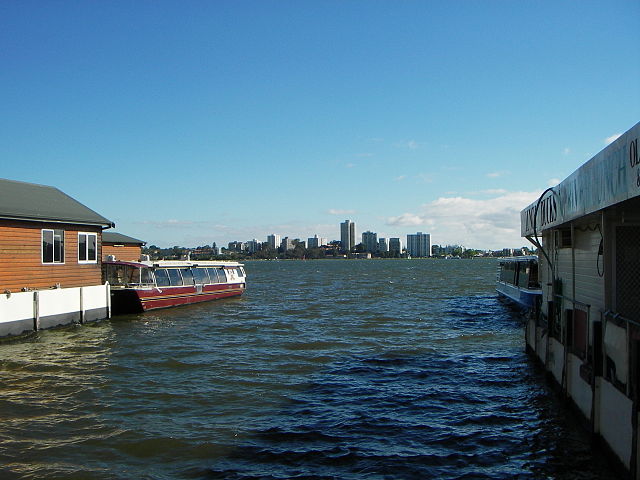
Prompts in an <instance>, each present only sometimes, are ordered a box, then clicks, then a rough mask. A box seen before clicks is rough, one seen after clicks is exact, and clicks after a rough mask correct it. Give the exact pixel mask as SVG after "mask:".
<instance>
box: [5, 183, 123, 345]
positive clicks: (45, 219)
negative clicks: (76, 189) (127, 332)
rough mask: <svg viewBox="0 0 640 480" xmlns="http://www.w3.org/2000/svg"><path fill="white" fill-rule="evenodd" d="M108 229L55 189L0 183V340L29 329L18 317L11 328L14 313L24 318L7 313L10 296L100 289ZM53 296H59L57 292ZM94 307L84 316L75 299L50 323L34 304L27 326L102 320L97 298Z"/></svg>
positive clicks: (107, 222)
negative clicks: (103, 235) (104, 244)
mask: <svg viewBox="0 0 640 480" xmlns="http://www.w3.org/2000/svg"><path fill="white" fill-rule="evenodd" d="M113 226H114V224H113V222H111V221H110V220H108V219H106V218H105V217H103V216H102V215H100V214H98V213H96V212H94V211H93V210H91V209H90V208H88V207H86V206H85V205H83V204H81V203H80V202H78V201H77V200H75V199H73V198H71V197H70V196H68V195H66V194H65V193H63V192H61V191H60V190H58V189H57V188H55V187H50V186H45V185H36V184H31V183H24V182H17V181H12V180H5V179H0V298H2V299H3V303H0V336H2V335H6V334H15V333H21V332H19V330H20V329H21V328H23V327H25V328H26V327H28V326H29V320H28V319H20V318H18V320H25V321H19V322H18V323H19V325H13V326H12V322H14V320H16V319H15V318H13V317H14V316H15V315H17V316H18V317H21V316H24V315H26V313H24V314H22V313H21V314H18V313H15V312H14V310H12V309H13V308H14V306H15V305H16V304H17V303H16V302H18V300H15V299H14V300H11V298H12V297H11V296H12V295H14V297H15V294H18V292H33V291H36V292H37V291H42V290H50V289H58V290H64V289H69V288H79V287H90V286H98V285H102V278H101V265H100V264H101V258H102V251H101V250H102V230H103V229H106V228H110V227H113ZM67 293H68V292H67ZM67 293H65V295H66V294H67ZM80 295H81V294H80ZM45 296H49V295H42V297H43V298H44V297H45ZM58 296H59V297H60V298H62V294H60V295H58ZM107 296H108V288H107ZM34 298H35V299H36V300H37V298H38V295H36V296H35V297H34ZM85 300H86V299H85ZM56 302H57V300H56ZM105 302H108V301H107V300H105ZM26 303H28V302H26ZM26 303H25V304H26ZM36 303H37V302H36ZM62 303H63V304H64V303H65V302H62ZM85 303H86V302H85ZM98 305H99V306H98V307H96V308H97V309H98V310H99V312H98V311H97V312H93V313H91V314H87V315H85V313H86V309H85V307H86V305H85V307H83V306H82V298H80V307H79V309H78V308H77V307H76V306H75V300H74V306H73V307H69V309H70V310H69V312H66V311H65V309H66V308H67V307H65V306H63V305H62V304H61V305H59V308H58V307H56V309H54V310H55V312H56V313H52V318H51V319H50V321H49V322H46V321H44V318H43V316H42V313H43V312H46V311H47V308H46V307H45V306H42V308H41V309H38V308H37V306H36V307H33V310H34V313H33V318H32V319H31V320H30V321H31V326H32V328H44V327H47V326H54V325H56V324H60V323H65V322H67V323H68V321H74V320H76V319H79V320H80V321H82V319H83V318H89V317H96V318H97V317H100V316H102V318H105V317H104V316H103V315H105V313H106V316H108V312H105V311H104V310H105V306H106V305H103V304H102V300H100V301H99V302H98ZM107 307H108V306H107ZM16 308H17V307H16ZM20 308H21V309H22V307H20ZM21 311H22V310H21ZM11 312H13V313H11ZM41 320H42V321H41ZM34 321H35V323H34ZM3 327H4V328H3ZM26 329H28V328H26Z"/></svg>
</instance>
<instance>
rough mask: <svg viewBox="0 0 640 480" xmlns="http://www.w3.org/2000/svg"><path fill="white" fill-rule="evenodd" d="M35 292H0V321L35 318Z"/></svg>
mask: <svg viewBox="0 0 640 480" xmlns="http://www.w3.org/2000/svg"><path fill="white" fill-rule="evenodd" d="M34 317H35V314H34V305H33V292H19V293H12V294H11V295H8V296H7V295H6V294H4V293H0V323H5V322H13V321H16V320H28V319H33V318H34Z"/></svg>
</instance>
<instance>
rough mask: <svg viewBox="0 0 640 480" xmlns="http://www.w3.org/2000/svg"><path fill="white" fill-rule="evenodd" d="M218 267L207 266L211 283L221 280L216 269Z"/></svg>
mask: <svg viewBox="0 0 640 480" xmlns="http://www.w3.org/2000/svg"><path fill="white" fill-rule="evenodd" d="M216 270H217V269H215V268H207V271H208V272H209V279H210V280H211V283H218V282H219V281H220V280H218V273H217V271H216Z"/></svg>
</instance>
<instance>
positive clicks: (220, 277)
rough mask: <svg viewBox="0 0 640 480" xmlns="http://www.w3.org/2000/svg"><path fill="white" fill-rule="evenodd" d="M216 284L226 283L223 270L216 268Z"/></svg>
mask: <svg viewBox="0 0 640 480" xmlns="http://www.w3.org/2000/svg"><path fill="white" fill-rule="evenodd" d="M217 270H218V282H220V283H226V282H227V274H226V272H225V271H224V268H218V269H217Z"/></svg>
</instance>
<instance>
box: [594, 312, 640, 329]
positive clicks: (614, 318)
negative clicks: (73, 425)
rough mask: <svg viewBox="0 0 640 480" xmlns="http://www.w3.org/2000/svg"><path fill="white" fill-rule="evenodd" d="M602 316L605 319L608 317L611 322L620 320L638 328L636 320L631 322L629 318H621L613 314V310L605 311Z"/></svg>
mask: <svg viewBox="0 0 640 480" xmlns="http://www.w3.org/2000/svg"><path fill="white" fill-rule="evenodd" d="M603 315H604V317H605V318H606V317H610V318H611V319H613V320H620V321H622V322H626V323H631V324H633V325H635V326H636V327H640V322H637V321H636V320H631V319H630V318H627V317H623V316H622V315H620V314H619V313H616V312H614V311H613V310H606V311H605V312H603Z"/></svg>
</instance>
